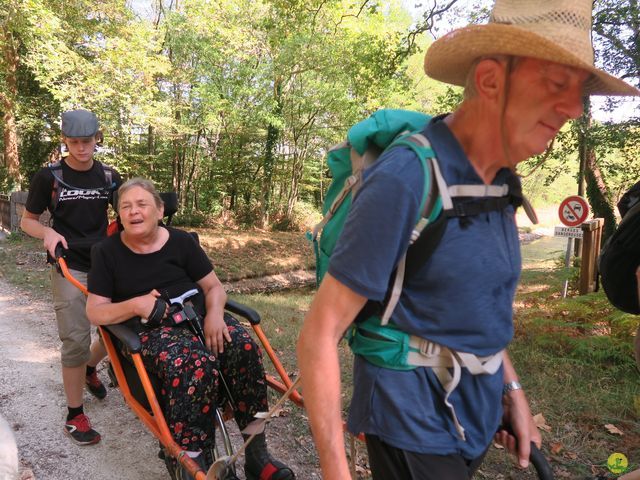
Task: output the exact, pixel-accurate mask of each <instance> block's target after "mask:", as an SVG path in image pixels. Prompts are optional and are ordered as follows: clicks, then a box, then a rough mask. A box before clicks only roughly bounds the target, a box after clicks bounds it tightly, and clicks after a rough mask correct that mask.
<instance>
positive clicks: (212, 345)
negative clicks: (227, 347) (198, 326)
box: [204, 312, 231, 355]
mask: <svg viewBox="0 0 640 480" xmlns="http://www.w3.org/2000/svg"><path fill="white" fill-rule="evenodd" d="M204 338H205V343H206V345H207V348H208V349H209V350H211V351H212V352H213V353H214V354H216V355H217V354H218V353H222V352H224V341H225V340H226V341H227V342H231V335H230V334H229V329H228V328H227V324H226V323H224V316H223V315H216V312H213V313H211V314H209V313H207V316H206V317H205V318H204Z"/></svg>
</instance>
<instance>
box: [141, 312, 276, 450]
mask: <svg viewBox="0 0 640 480" xmlns="http://www.w3.org/2000/svg"><path fill="white" fill-rule="evenodd" d="M224 320H225V323H226V324H227V327H228V328H229V334H230V335H231V343H230V344H227V345H225V349H224V353H221V354H219V355H217V356H216V355H213V354H212V353H211V352H210V351H209V350H207V348H206V347H205V346H204V345H203V344H202V343H201V342H200V340H198V337H196V336H195V335H194V334H193V333H192V332H191V330H190V329H189V328H188V327H159V328H154V329H151V330H145V331H143V332H141V333H139V334H138V335H139V337H140V341H141V343H142V350H141V352H140V353H141V356H142V361H143V363H144V365H145V367H146V368H147V371H149V372H150V373H153V374H155V375H156V376H157V377H158V378H159V379H160V381H161V392H160V393H161V396H162V398H161V399H160V403H161V405H162V406H163V412H164V415H165V418H166V420H167V423H168V425H169V429H170V430H171V432H172V433H173V435H174V438H175V440H176V442H177V443H178V445H180V446H181V447H182V448H183V449H185V450H190V451H198V450H202V449H203V448H208V447H211V446H212V445H213V443H214V439H215V436H214V434H215V421H214V420H215V408H216V406H217V405H221V404H222V403H224V401H225V399H226V398H227V392H226V389H225V388H224V386H223V383H222V381H221V379H220V375H222V376H223V377H224V381H225V383H226V385H227V387H228V389H229V393H230V394H231V397H232V399H233V404H234V406H235V407H236V408H235V409H234V417H235V420H236V422H237V424H238V427H239V428H240V430H243V429H244V428H245V427H246V426H247V425H248V424H249V423H251V422H252V421H253V420H254V415H255V414H256V413H258V412H264V411H266V410H267V409H268V405H267V385H266V382H265V377H264V369H263V366H262V352H261V350H260V347H258V345H256V343H255V342H254V341H253V339H252V338H251V336H250V335H249V334H248V333H247V331H246V330H245V329H244V328H243V327H242V326H241V325H240V323H239V322H238V320H236V319H235V318H234V317H232V316H231V315H229V314H227V313H225V316H224Z"/></svg>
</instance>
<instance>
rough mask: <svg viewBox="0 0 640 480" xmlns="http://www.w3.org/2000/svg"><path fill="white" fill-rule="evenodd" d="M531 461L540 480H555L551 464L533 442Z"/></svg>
mask: <svg viewBox="0 0 640 480" xmlns="http://www.w3.org/2000/svg"><path fill="white" fill-rule="evenodd" d="M529 460H530V461H531V463H532V465H533V468H535V469H536V472H537V473H538V478H539V479H540V480H554V477H553V470H552V468H551V465H549V462H548V461H547V459H546V457H545V456H544V454H543V453H542V452H541V451H540V449H539V448H538V447H537V446H536V444H535V443H533V442H531V453H530V454H529Z"/></svg>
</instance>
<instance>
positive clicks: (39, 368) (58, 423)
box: [0, 278, 319, 480]
mask: <svg viewBox="0 0 640 480" xmlns="http://www.w3.org/2000/svg"><path fill="white" fill-rule="evenodd" d="M59 344H60V341H59V339H58V336H57V330H56V326H55V318H54V314H53V308H52V306H51V304H50V303H49V302H46V301H34V300H31V299H29V298H28V297H27V296H25V294H24V293H23V292H21V291H20V290H18V289H17V288H15V287H13V286H11V285H9V284H7V283H6V282H5V281H3V280H2V279H1V278H0V414H2V416H4V418H5V419H6V420H7V422H8V423H9V425H11V426H12V427H13V430H14V434H15V437H16V441H17V444H18V451H19V455H20V461H21V471H22V475H23V479H24V480H27V479H31V478H33V477H35V479H36V480H70V479H85V478H91V479H92V480H114V479H115V480H134V479H135V480H156V479H157V480H167V479H168V478H169V476H168V473H167V471H166V469H165V467H164V463H163V462H162V461H161V460H159V459H158V457H157V453H158V442H157V441H156V440H155V439H154V438H153V436H152V435H151V434H150V433H148V432H147V431H146V429H145V428H144V426H143V425H142V423H141V422H140V421H139V420H138V419H137V418H136V417H135V416H134V414H133V413H132V412H131V411H130V410H129V408H128V407H127V406H126V405H125V403H124V401H123V399H122V396H121V395H120V393H119V391H117V390H116V389H112V388H110V389H109V394H108V395H107V398H106V399H105V400H102V401H100V400H97V399H95V398H94V397H92V396H91V395H88V394H85V412H86V413H87V414H88V415H89V417H90V418H91V421H92V424H93V426H94V427H95V428H96V430H98V431H99V432H100V433H101V435H102V441H101V442H100V443H99V444H98V445H94V446H88V447H79V446H77V445H75V444H73V443H72V442H71V441H70V440H69V439H68V438H67V437H66V435H65V434H64V433H63V429H62V425H63V420H64V414H65V412H66V405H65V403H66V402H65V399H64V393H63V390H62V380H61V373H60V361H59V352H58V349H59ZM98 374H99V376H100V377H101V378H102V380H103V381H104V382H108V377H107V374H106V371H104V370H103V367H102V366H100V367H99V369H98ZM287 421H288V419H287V418H276V419H274V421H273V422H272V423H271V425H270V427H269V430H268V437H269V442H270V445H271V450H272V452H273V453H274V454H276V455H277V457H278V458H280V459H282V460H283V461H284V462H286V463H288V464H289V465H290V466H291V467H292V468H294V470H295V471H296V473H297V474H298V478H300V479H313V478H319V475H318V474H317V469H316V468H315V465H309V464H308V463H307V462H308V460H304V459H303V458H301V457H299V456H297V455H298V453H299V448H300V447H299V445H296V440H295V438H293V437H292V435H291V434H289V433H288V432H289V430H290V428H289V426H288V425H287ZM229 423H232V422H229ZM230 428H231V429H232V434H233V437H234V443H235V444H236V448H237V446H238V445H239V444H240V440H241V439H240V435H239V433H238V432H237V428H235V425H230ZM29 470H31V471H32V472H33V475H30V474H29Z"/></svg>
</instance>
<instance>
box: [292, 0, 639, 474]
mask: <svg viewBox="0 0 640 480" xmlns="http://www.w3.org/2000/svg"><path fill="white" fill-rule="evenodd" d="M591 6H592V2H591V0H497V2H496V4H495V6H494V8H493V11H492V14H491V18H490V21H489V23H488V24H487V25H473V26H468V27H466V28H461V29H458V30H455V31H453V32H451V33H449V34H448V35H445V36H444V37H442V38H440V39H439V40H437V41H436V42H434V43H433V44H432V45H431V47H430V48H429V50H428V51H427V54H426V57H425V72H426V73H427V75H429V76H430V77H432V78H435V79H437V80H440V81H443V82H446V83H450V84H454V85H459V86H464V87H465V92H464V100H463V102H462V103H461V104H460V105H459V106H458V108H457V109H456V110H455V111H454V112H453V113H451V114H448V115H444V116H441V117H437V118H434V119H433V120H432V121H431V122H430V123H429V124H428V125H427V126H426V127H425V129H424V131H423V134H424V135H425V136H426V138H427V139H428V140H429V142H430V144H431V147H432V148H433V150H434V151H435V154H436V157H437V160H438V163H439V165H440V169H441V171H442V174H443V176H444V179H445V180H446V183H447V185H456V184H474V183H475V184H478V185H480V186H482V185H485V186H489V185H501V184H502V185H504V184H507V185H509V191H510V192H513V194H514V195H515V194H517V190H518V188H519V186H520V182H519V179H518V178H517V176H516V175H515V169H516V165H517V164H518V163H519V162H521V161H523V160H526V159H527V158H530V157H531V156H534V155H537V154H540V153H542V152H544V151H545V149H547V147H548V146H549V144H550V143H551V141H552V140H553V138H554V137H555V136H556V134H557V133H558V131H559V130H560V129H561V128H562V126H563V125H564V124H565V123H566V122H567V121H568V120H571V119H575V118H578V117H579V116H580V115H581V114H582V110H583V97H584V96H585V95H589V94H596V95H597V94H599V95H638V94H640V92H639V91H638V90H637V89H635V88H634V87H632V86H630V85H627V84H626V83H624V82H622V81H620V80H618V79H616V78H614V77H612V76H611V75H608V74H607V73H605V72H603V71H601V70H599V69H597V68H595V67H594V61H593V48H592V45H591ZM424 181H425V179H424V173H423V170H422V169H421V166H420V163H419V162H418V161H417V158H416V156H415V154H414V153H412V151H411V150H409V149H406V148H402V147H398V148H394V149H391V150H390V151H388V152H386V153H385V154H383V156H382V157H381V158H380V159H379V160H378V162H376V164H374V166H373V167H371V168H370V171H369V172H368V173H367V174H366V178H365V181H364V183H363V186H362V188H361V189H360V191H359V193H358V195H357V196H356V197H355V199H354V202H353V205H352V208H351V211H350V214H349V218H348V219H347V222H346V225H345V227H344V230H343V232H342V235H341V237H340V240H339V242H338V245H337V246H336V248H335V250H334V253H333V255H332V258H331V263H330V266H329V272H328V274H327V275H326V276H325V277H324V281H323V283H322V284H321V285H320V288H319V289H318V292H317V294H316V296H315V298H314V300H313V302H312V304H311V307H310V310H309V313H308V314H307V317H306V319H305V324H304V327H303V330H302V333H301V336H300V339H299V342H298V359H299V364H300V370H301V375H302V378H303V384H304V396H305V406H306V408H307V410H308V413H309V419H310V422H311V427H312V431H313V435H314V440H315V442H316V446H317V449H318V452H319V456H320V464H321V467H322V472H323V477H324V478H325V479H345V478H350V473H349V469H348V464H347V460H346V456H345V453H344V442H343V431H342V424H341V404H340V397H341V393H340V392H341V387H340V376H339V358H338V352H337V344H338V342H339V340H340V339H341V337H342V335H343V334H344V332H345V331H346V330H347V329H348V328H349V327H350V325H351V324H352V322H353V321H354V319H355V318H356V316H357V314H358V313H359V312H360V310H361V309H362V307H363V306H364V305H365V302H366V301H367V300H368V299H371V300H376V301H381V300H383V299H384V295H385V293H386V291H387V285H388V282H389V278H391V274H392V271H393V269H394V268H395V262H396V261H397V259H398V258H400V257H401V256H402V254H403V251H404V250H406V246H407V245H408V244H409V237H410V236H411V232H412V230H413V228H414V226H415V219H416V218H418V217H419V214H420V212H418V209H419V204H420V198H421V196H422V193H423V189H424ZM513 213H514V210H513V207H512V206H511V205H509V206H507V207H506V208H504V209H502V210H500V211H490V212H484V213H480V214H478V215H475V216H470V217H466V218H464V219H461V218H455V217H454V218H450V219H449V220H448V221H447V228H446V231H445V233H444V236H443V238H442V240H441V241H440V243H439V244H438V247H437V248H436V250H435V251H434V252H433V254H432V255H431V256H430V258H429V259H428V260H427V262H426V263H425V264H424V265H423V266H422V267H420V269H419V270H418V272H417V273H416V274H414V275H412V277H411V278H408V279H405V283H404V287H403V290H402V294H401V297H400V300H399V303H398V305H397V306H396V308H395V310H394V312H393V315H392V317H391V322H390V323H391V324H393V326H394V328H395V329H396V332H397V331H400V332H404V333H406V334H407V335H408V336H410V338H411V339H415V338H417V339H418V340H420V341H424V342H426V344H428V345H430V347H432V349H433V350H428V349H425V350H424V351H420V354H421V355H423V356H424V357H429V356H430V355H433V354H434V353H433V352H436V353H435V355H436V356H438V358H439V357H440V356H441V355H444V354H446V355H448V356H449V357H451V358H450V359H449V361H450V363H449V364H448V365H447V366H451V365H454V368H453V369H452V368H440V367H439V366H436V367H429V366H415V364H414V365H408V366H407V365H405V367H408V368H405V369H399V368H395V367H390V368H385V366H380V365H374V364H373V363H371V362H369V361H368V360H367V359H365V358H364V356H362V355H356V357H355V365H354V375H353V382H354V389H353V398H352V401H351V407H350V411H349V420H348V428H349V430H350V431H351V432H353V433H360V432H362V433H364V434H365V435H366V439H367V449H368V451H369V461H370V464H371V470H372V473H373V478H374V479H392V478H398V479H421V480H431V479H433V480H449V479H456V480H457V479H467V478H471V477H472V475H473V473H474V471H475V470H476V469H477V468H478V466H479V465H480V463H481V462H482V458H483V456H484V454H485V452H486V450H487V448H488V447H489V445H490V444H491V442H492V440H493V439H494V438H495V440H497V441H498V442H500V443H501V444H503V445H505V446H506V447H507V448H508V450H509V451H511V452H513V453H514V454H515V455H516V456H517V458H518V463H519V465H520V466H521V467H526V466H527V465H528V457H529V453H530V444H531V442H532V441H533V442H535V443H536V444H537V445H540V442H541V437H540V434H539V432H538V431H537V428H536V427H535V425H534V423H533V420H532V417H531V412H530V410H529V406H528V401H527V399H526V396H525V393H524V390H523V389H522V387H521V385H520V383H519V379H518V376H517V374H516V371H515V369H514V367H513V365H512V363H511V361H510V360H509V357H508V355H507V353H506V350H505V349H506V347H507V345H508V343H509V342H510V341H511V338H512V336H513V321H512V314H513V311H512V302H513V297H514V294H515V289H516V285H517V281H518V278H519V274H520V269H521V259H520V249H519V242H518V235H517V228H516V224H515V219H514V215H513ZM462 220H464V221H462ZM387 341H388V340H387ZM496 358H497V359H498V365H497V366H496V365H493V368H490V369H486V371H475V372H473V373H472V370H474V368H472V365H473V364H474V362H476V363H477V361H480V364H481V365H485V364H486V363H485V360H487V359H489V360H491V362H493V361H494V360H496ZM487 362H488V363H491V362H489V361H488V360H487ZM494 363H495V362H494ZM443 370H444V371H445V372H446V371H448V372H449V376H450V377H451V376H453V377H455V381H454V387H453V390H452V389H451V388H450V387H451V385H448V384H446V382H444V383H443V381H442V376H441V375H440V374H441V373H442V371H443ZM445 377H446V374H445ZM501 424H503V425H504V424H508V425H510V426H511V428H512V430H513V432H514V433H513V435H512V434H510V433H507V431H505V430H503V429H500V430H499V427H500V425H501ZM496 432H498V433H497V434H496Z"/></svg>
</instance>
